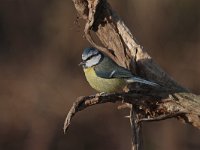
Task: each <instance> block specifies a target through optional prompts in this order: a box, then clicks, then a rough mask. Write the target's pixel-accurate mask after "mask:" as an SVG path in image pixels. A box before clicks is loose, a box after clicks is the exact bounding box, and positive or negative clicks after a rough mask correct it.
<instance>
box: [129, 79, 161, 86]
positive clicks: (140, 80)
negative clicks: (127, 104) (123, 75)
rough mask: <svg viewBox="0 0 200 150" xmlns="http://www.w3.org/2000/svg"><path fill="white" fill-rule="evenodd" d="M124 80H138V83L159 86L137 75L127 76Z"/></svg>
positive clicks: (130, 81)
mask: <svg viewBox="0 0 200 150" xmlns="http://www.w3.org/2000/svg"><path fill="white" fill-rule="evenodd" d="M126 81H127V82H128V83H134V82H139V83H143V84H147V85H151V86H159V84H157V83H155V82H152V81H147V80H145V79H142V78H139V77H132V78H128V79H127V80H126Z"/></svg>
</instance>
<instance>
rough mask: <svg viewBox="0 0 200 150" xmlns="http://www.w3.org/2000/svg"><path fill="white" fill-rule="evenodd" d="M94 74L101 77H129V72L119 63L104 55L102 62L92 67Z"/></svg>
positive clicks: (130, 75)
mask: <svg viewBox="0 0 200 150" xmlns="http://www.w3.org/2000/svg"><path fill="white" fill-rule="evenodd" d="M94 70H95V72H96V75H97V76H99V77H101V78H106V79H110V78H131V77H133V75H132V74H131V72H130V71H129V70H127V69H125V68H123V67H121V66H119V65H117V64H116V63H115V62H114V61H113V60H111V59H109V58H108V57H104V59H103V60H102V62H101V63H100V64H98V65H97V66H95V67H94Z"/></svg>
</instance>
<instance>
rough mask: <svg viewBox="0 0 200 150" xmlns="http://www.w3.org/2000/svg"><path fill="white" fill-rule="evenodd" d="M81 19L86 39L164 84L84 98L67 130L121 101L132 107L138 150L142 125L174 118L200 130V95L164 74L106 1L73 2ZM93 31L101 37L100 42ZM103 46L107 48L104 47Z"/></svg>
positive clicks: (79, 99)
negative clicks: (92, 111) (89, 112)
mask: <svg viewBox="0 0 200 150" xmlns="http://www.w3.org/2000/svg"><path fill="white" fill-rule="evenodd" d="M73 2H74V5H75V8H76V10H77V12H78V14H79V16H80V17H81V18H83V19H85V20H86V25H85V29H84V32H85V37H86V39H87V40H88V41H89V42H90V43H91V44H92V45H93V46H94V47H96V48H97V49H99V50H101V51H102V52H104V53H105V54H107V55H108V56H110V57H111V58H112V59H113V60H114V61H116V62H117V63H118V64H119V65H121V66H123V67H125V68H128V69H130V70H131V71H132V73H133V74H135V75H138V76H141V77H143V78H146V79H149V80H153V81H155V82H157V83H158V84H160V85H161V87H159V88H157V89H156V88H154V89H150V88H147V87H140V89H135V88H134V86H130V87H129V89H130V91H129V92H128V93H125V92H124V93H111V94H104V95H98V94H97V95H91V96H86V97H80V98H78V100H77V101H76V102H75V103H74V104H73V106H72V108H71V110H70V111H69V113H68V116H67V118H66V121H65V125H64V130H66V129H67V128H68V127H69V124H70V122H71V119H72V117H73V116H74V115H75V113H77V112H78V111H81V110H83V109H85V108H87V107H89V106H92V105H96V104H101V103H107V102H112V103H115V102H117V101H120V102H126V103H129V104H131V105H132V109H131V119H130V121H131V124H132V129H133V147H132V149H134V150H140V149H141V131H140V128H141V123H142V122H143V121H159V120H163V119H167V118H171V117H175V118H178V119H179V120H183V121H184V122H186V123H190V124H191V125H193V126H195V127H197V128H200V109H199V108H200V96H198V95H195V94H193V93H191V92H189V91H188V90H186V89H185V88H183V87H181V86H180V85H178V84H177V83H176V82H175V81H174V80H173V79H172V78H171V77H170V76H169V75H168V74H167V73H166V72H164V71H163V70H162V69H161V68H160V67H159V66H158V65H157V64H156V63H155V62H154V61H153V60H152V58H151V57H150V56H149V55H148V53H147V52H146V51H145V50H143V49H142V47H141V46H140V45H139V44H137V43H136V41H135V40H134V37H133V35H132V33H131V32H130V30H129V29H128V28H127V26H126V25H125V24H124V22H123V21H122V20H121V18H120V17H119V16H118V15H117V14H116V13H115V12H114V11H113V10H112V8H111V7H110V5H109V4H108V2H107V1H106V0H73ZM91 32H94V33H95V35H96V36H97V37H98V38H99V40H100V41H101V43H96V42H95V41H94V40H93V37H92V36H91ZM100 45H103V46H100Z"/></svg>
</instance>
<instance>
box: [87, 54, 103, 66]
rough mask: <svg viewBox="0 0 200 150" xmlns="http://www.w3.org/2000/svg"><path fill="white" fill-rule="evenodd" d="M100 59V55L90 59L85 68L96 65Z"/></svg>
mask: <svg viewBox="0 0 200 150" xmlns="http://www.w3.org/2000/svg"><path fill="white" fill-rule="evenodd" d="M100 59H101V55H100V54H99V55H97V56H94V57H92V59H89V60H87V62H86V66H87V67H92V66H94V65H96V64H98V63H99V61H100Z"/></svg>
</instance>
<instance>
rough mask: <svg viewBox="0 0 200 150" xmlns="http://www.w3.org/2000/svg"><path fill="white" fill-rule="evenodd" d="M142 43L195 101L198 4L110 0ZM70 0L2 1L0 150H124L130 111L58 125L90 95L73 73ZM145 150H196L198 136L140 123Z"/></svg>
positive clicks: (79, 43)
mask: <svg viewBox="0 0 200 150" xmlns="http://www.w3.org/2000/svg"><path fill="white" fill-rule="evenodd" d="M110 2H111V4H112V6H113V8H114V9H115V10H116V11H117V12H118V13H119V15H120V16H121V17H122V19H123V20H124V21H125V23H126V24H127V25H128V27H129V28H130V29H131V31H132V33H133V34H134V36H135V37H136V38H137V40H138V41H139V43H140V44H141V45H142V46H143V47H144V48H145V49H146V50H147V51H148V53H149V54H150V55H151V56H152V57H153V59H154V60H155V61H156V62H157V63H158V64H159V65H160V66H161V67H162V68H163V69H164V70H165V71H166V72H168V73H169V74H170V75H171V76H172V77H173V78H174V79H175V80H177V81H178V82H179V83H180V84H181V85H183V86H185V87H187V88H189V89H190V90H191V91H193V92H194V93H196V94H199V93H200V1H197V0H162V1H160V0H151V1H148V0H125V1H117V0H110ZM75 22H76V11H75V8H74V5H73V3H72V1H71V0H0V150H13V149H15V150H64V149H65V150H94V149H95V150H102V149H104V150H129V149H130V147H131V143H130V141H131V134H130V131H131V130H130V125H129V120H128V119H126V118H125V117H124V116H126V115H128V110H120V111H119V110H117V109H116V107H117V104H104V105H99V106H94V107H91V108H88V109H87V110H84V111H82V112H81V113H79V114H77V116H76V117H75V118H74V120H73V121H72V126H71V127H70V128H69V130H68V132H67V134H66V135H64V134H63V130H62V128H63V122H64V119H65V116H66V114H67V112H68V111H69V108H70V106H71V105H72V103H73V102H74V101H75V99H76V98H77V97H78V96H81V95H89V94H94V93H95V91H94V90H93V89H91V88H90V86H89V85H88V84H87V82H86V80H85V78H84V75H83V72H82V69H81V68H80V67H79V66H78V65H77V64H78V63H79V62H80V60H81V52H82V49H83V48H84V47H87V46H90V45H89V43H88V42H87V41H86V40H85V39H84V38H83V21H80V22H79V23H78V24H77V23H75ZM143 133H144V142H145V150H180V149H181V150H199V149H200V131H199V130H198V129H196V128H193V127H191V126H190V125H185V124H182V123H181V122H180V121H177V120H175V119H170V120H166V121H162V122H156V123H145V124H144V128H143Z"/></svg>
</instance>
